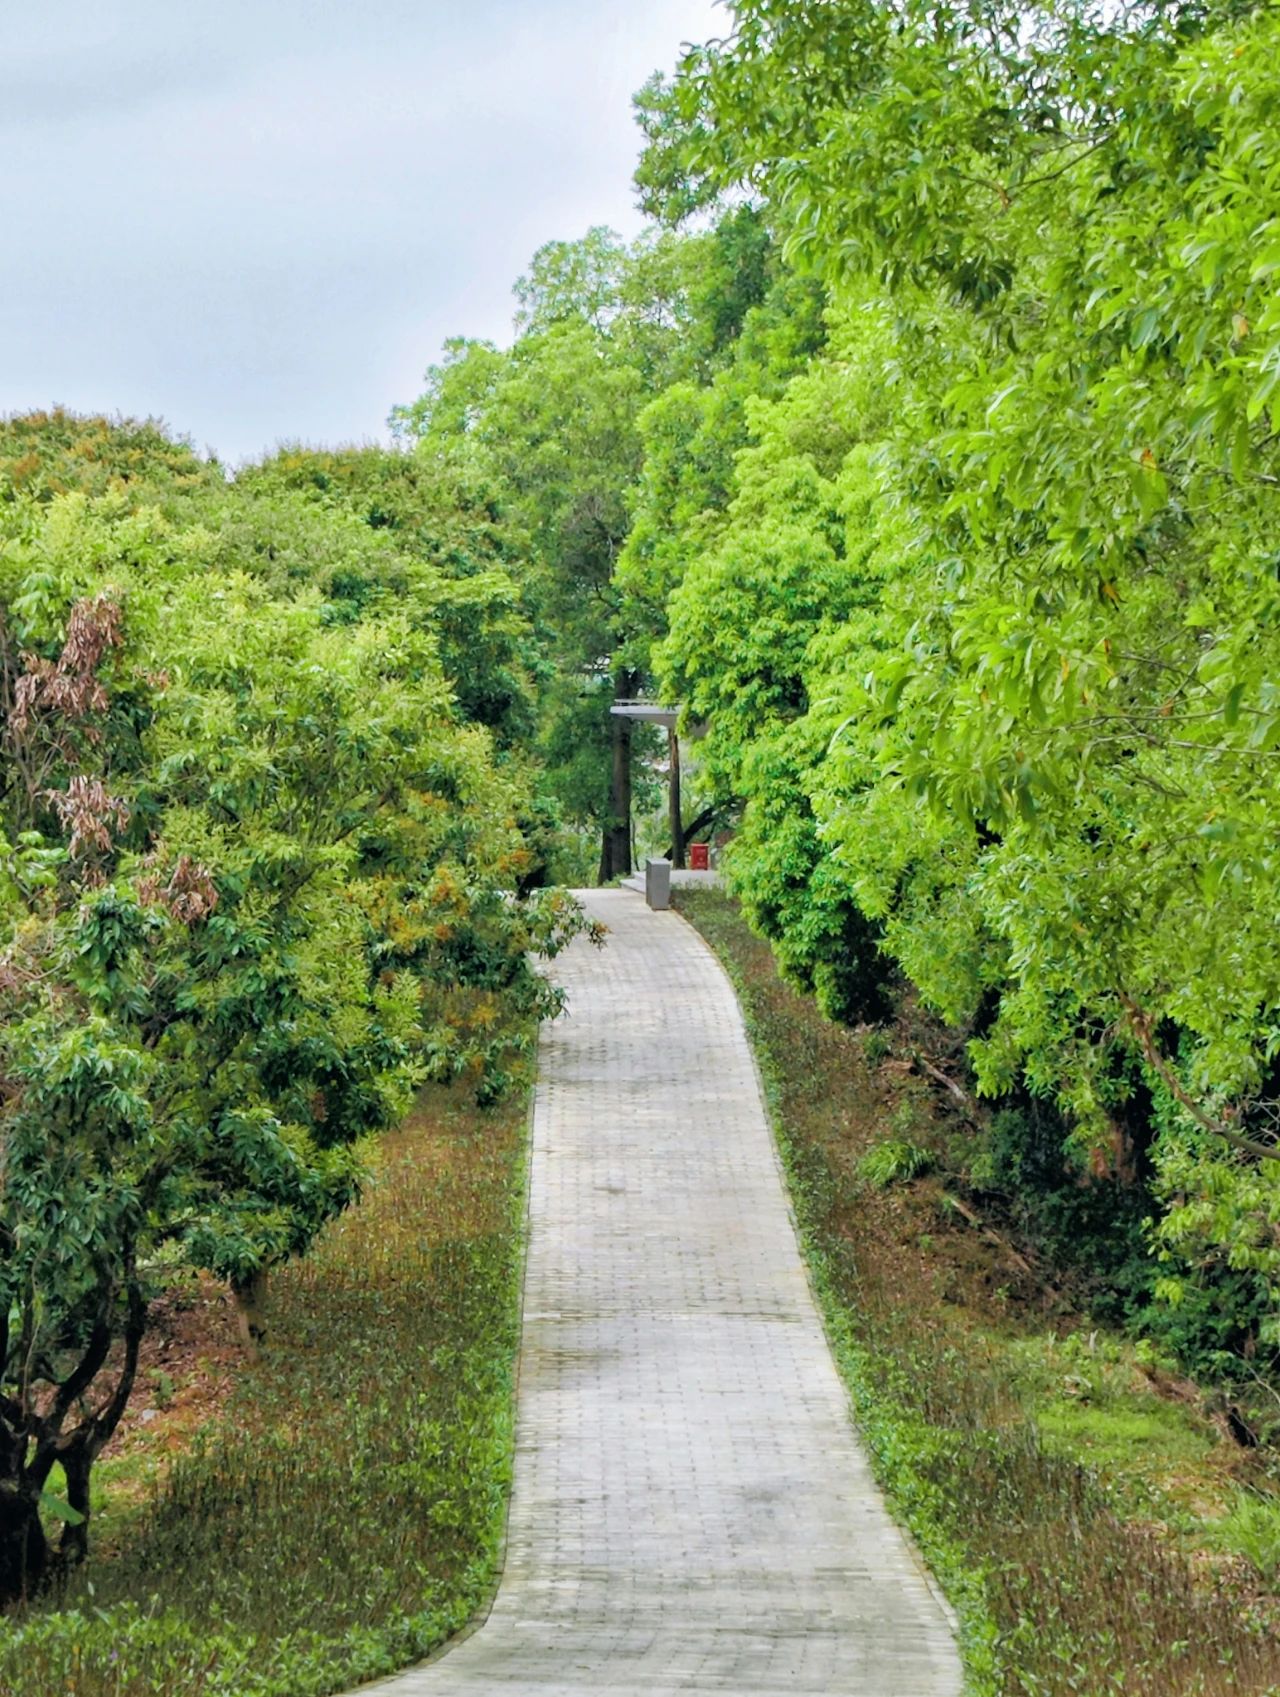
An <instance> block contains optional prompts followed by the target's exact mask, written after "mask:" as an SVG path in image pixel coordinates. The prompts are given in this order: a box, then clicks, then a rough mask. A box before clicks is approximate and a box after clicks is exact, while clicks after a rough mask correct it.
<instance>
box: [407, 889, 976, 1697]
mask: <svg viewBox="0 0 1280 1697" xmlns="http://www.w3.org/2000/svg"><path fill="white" fill-rule="evenodd" d="M586 901H587V905H588V907H589V908H590V911H591V912H592V914H593V915H595V916H596V917H597V918H600V919H603V920H604V921H605V922H606V924H608V926H609V927H610V930H611V935H610V938H609V942H608V945H607V947H606V948H605V949H604V950H603V952H599V953H597V952H596V951H594V950H592V949H591V948H590V947H589V946H588V945H587V944H586V943H584V942H581V941H579V942H577V943H575V944H574V945H573V948H572V949H571V950H570V951H569V952H568V954H567V955H566V956H563V957H562V958H561V960H560V961H559V962H557V963H556V964H557V971H558V972H559V973H560V975H561V979H562V982H564V983H565V984H566V985H567V987H568V990H569V996H570V1001H569V1013H568V1015H567V1016H566V1017H564V1018H563V1019H560V1020H558V1021H556V1022H555V1023H554V1024H553V1025H551V1026H550V1027H549V1028H547V1030H546V1031H545V1032H544V1035H543V1040H542V1051H541V1074H540V1082H539V1085H538V1090H537V1096H536V1100H535V1106H534V1128H533V1169H532V1180H531V1183H532V1189H531V1210H532V1224H531V1239H530V1247H529V1262H528V1274H527V1283H526V1288H525V1316H524V1342H523V1346H522V1355H521V1366H520V1387H519V1402H518V1410H519V1416H518V1434H517V1456H516V1476H515V1491H514V1494H513V1497H512V1505H511V1524H510V1535H509V1541H508V1549H507V1561H506V1568H505V1573H504V1577H503V1581H502V1584H501V1587H500V1589H499V1592H498V1596H497V1599H496V1601H495V1603H494V1606H493V1611H492V1613H491V1614H490V1616H489V1618H488V1620H487V1622H486V1623H485V1624H484V1625H483V1626H482V1627H480V1629H479V1630H478V1631H476V1632H474V1633H473V1634H472V1635H471V1636H470V1637H468V1638H465V1639H463V1640H462V1641H461V1642H460V1643H459V1644H457V1645H456V1646H455V1647H454V1648H453V1649H451V1650H448V1651H446V1652H445V1653H444V1654H443V1655H442V1656H439V1657H437V1658H436V1659H435V1660H433V1661H431V1662H428V1663H426V1664H425V1665H423V1666H422V1667H420V1668H417V1669H415V1670H414V1671H412V1672H410V1673H408V1674H405V1675H403V1676H401V1677H400V1678H398V1679H394V1680H391V1681H388V1682H386V1683H385V1684H383V1685H381V1686H379V1687H378V1688H377V1690H378V1691H379V1692H382V1693H386V1694H387V1697H391V1694H395V1697H419V1694H421V1697H429V1694H435V1693H449V1694H450V1697H481V1694H485V1697H489V1694H492V1697H521V1694H525V1697H588V1694H591V1697H595V1694H598V1693H606V1692H607V1693H611V1694H613V1697H666V1694H668V1693H676V1692H721V1693H726V1692H727V1693H740V1694H743V1697H746V1694H755V1697H766V1694H767V1697H784V1694H785V1697H853V1694H854V1693H856V1694H857V1697H956V1694H957V1693H958V1692H959V1691H960V1687H961V1676H960V1671H959V1663H958V1660H957V1657H956V1652H955V1647H954V1644H953V1641H952V1637H951V1633H950V1629H949V1627H948V1623H947V1620H946V1617H945V1615H944V1613H943V1610H942V1608H941V1607H940V1605H939V1604H938V1602H937V1601H936V1599H935V1596H934V1594H933V1591H932V1590H931V1588H930V1586H929V1584H928V1583H927V1582H926V1580H925V1579H924V1577H923V1576H922V1574H921V1572H920V1570H919V1568H918V1566H917V1565H916V1562H915V1561H914V1559H913V1557H912V1554H911V1552H910V1551H909V1550H908V1548H907V1546H906V1544H905V1542H904V1540H903V1538H902V1537H901V1535H900V1534H899V1533H898V1531H897V1529H896V1528H895V1527H894V1525H893V1524H892V1522H891V1521H890V1520H889V1518H888V1516H887V1515H886V1513H885V1511H884V1508H883V1506H882V1505H881V1502H880V1498H879V1495H878V1493H877V1491H876V1489H875V1486H874V1484H873V1483H872V1480H871V1478H870V1476H869V1473H868V1469H867V1464H866V1461H865V1460H864V1458H863V1455H862V1452H861V1449H860V1448H859V1445H858V1444H857V1442H856V1441H855V1439H854V1436H853V1433H852V1430H851V1428H850V1424H849V1416H848V1405H847V1399H846V1396H845V1393H844V1390H843V1387H842V1386H841V1383H840V1381H839V1379H838V1377H837V1375H836V1370H835V1367H834V1365H833V1363H832V1360H831V1356H830V1353H829V1351H828V1348H827V1345H826V1341H825V1339H824V1336H823V1333H822V1328H821V1325H820V1323H819V1320H818V1316H817V1313H816V1311H815V1308H814V1304H813V1300H812V1298H811V1295H810V1291H809V1286H808V1283H807V1280H806V1277H805V1271H804V1267H803V1263H802V1262H801V1259H800V1254H799V1251H798V1249H797V1247H796V1241H795V1236H794V1232H793V1230H792V1225H791V1220H790V1216H789V1214H788V1210H787V1204H786V1200H785V1197H784V1192H783V1187H782V1180H781V1177H780V1174H779V1169H778V1164H777V1160H776V1157H775V1154H774V1150H773V1145H772V1141H771V1138H770V1134H769V1130H768V1126H767V1123H766V1120H765V1115H764V1110H763V1108H762V1106H761V1102H760V1095H759V1091H758V1088H757V1084H756V1077H755V1073H754V1070H753V1067H752V1062H751V1055H750V1051H749V1049H748V1047H747V1041H746V1036H745V1034H744V1032H743V1027H742V1020H741V1017H740V1015H739V1013H738V1009H737V1004H736V1002H735V1000H734V996H733V992H732V991H731V989H730V987H729V984H728V982H727V980H726V979H725V977H724V975H723V973H722V972H721V970H720V968H719V966H718V965H717V964H716V962H715V960H714V958H713V957H712V956H711V954H710V953H709V951H708V950H707V949H706V948H705V946H704V945H703V944H702V942H701V941H700V940H699V938H698V937H697V935H696V934H695V933H694V932H693V931H692V930H691V929H690V928H689V927H688V926H686V925H685V924H684V923H683V921H681V920H680V919H679V918H677V917H676V916H675V915H674V914H669V913H662V914H654V913H650V912H649V910H648V909H647V908H646V907H645V905H644V902H643V901H642V900H641V898H639V897H638V896H636V895H635V894H633V893H632V892H630V891H625V890H611V891H599V892H592V893H591V894H590V895H588V896H587V898H586Z"/></svg>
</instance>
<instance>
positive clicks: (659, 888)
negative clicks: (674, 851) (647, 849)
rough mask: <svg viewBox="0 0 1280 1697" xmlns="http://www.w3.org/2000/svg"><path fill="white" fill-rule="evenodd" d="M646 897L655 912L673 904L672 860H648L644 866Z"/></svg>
mask: <svg viewBox="0 0 1280 1697" xmlns="http://www.w3.org/2000/svg"><path fill="white" fill-rule="evenodd" d="M644 899H645V900H646V901H647V902H648V904H649V906H650V907H651V908H653V909H654V911H655V912H661V911H662V910H663V909H665V908H669V907H670V906H671V862H670V861H669V860H647V861H646V862H645V867H644Z"/></svg>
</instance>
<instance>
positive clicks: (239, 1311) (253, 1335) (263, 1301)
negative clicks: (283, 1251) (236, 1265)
mask: <svg viewBox="0 0 1280 1697" xmlns="http://www.w3.org/2000/svg"><path fill="white" fill-rule="evenodd" d="M231 1295H232V1297H233V1299H234V1301H235V1305H236V1324H237V1326H238V1327H239V1330H240V1341H241V1343H242V1344H243V1345H244V1350H245V1354H246V1355H247V1356H248V1357H249V1359H250V1361H256V1360H257V1359H258V1356H259V1354H260V1352H261V1347H262V1343H263V1340H264V1339H265V1338H266V1335H267V1273H266V1269H265V1267H259V1268H258V1270H257V1272H256V1273H251V1274H250V1275H249V1276H248V1278H244V1279H232V1281H231Z"/></svg>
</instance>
